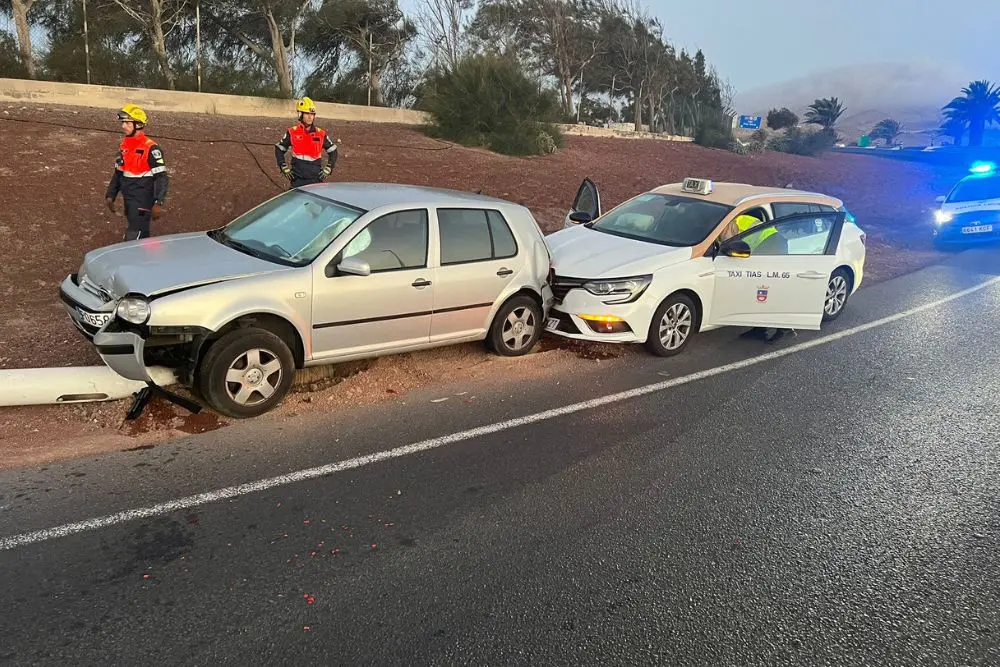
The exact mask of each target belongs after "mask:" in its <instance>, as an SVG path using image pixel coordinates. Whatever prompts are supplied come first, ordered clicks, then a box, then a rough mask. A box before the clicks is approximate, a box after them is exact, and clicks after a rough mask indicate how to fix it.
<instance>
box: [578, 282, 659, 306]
mask: <svg viewBox="0 0 1000 667" xmlns="http://www.w3.org/2000/svg"><path fill="white" fill-rule="evenodd" d="M652 281H653V276H636V277H634V278H621V279H615V280H592V281H590V282H587V283H584V284H583V289H585V290H587V291H588V292H590V293H591V294H593V295H594V296H603V297H612V298H611V299H609V300H605V301H604V303H607V304H615V303H630V302H632V301H635V300H636V299H638V298H639V297H640V296H641V295H642V293H643V292H645V291H646V288H647V287H649V283H651V282H652Z"/></svg>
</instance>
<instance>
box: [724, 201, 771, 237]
mask: <svg viewBox="0 0 1000 667" xmlns="http://www.w3.org/2000/svg"><path fill="white" fill-rule="evenodd" d="M743 216H749V217H751V218H756V219H757V221H758V222H756V223H754V225H752V226H750V227H743V228H742V229H741V228H740V225H739V224H737V220H739V219H740V218H741V217H743ZM765 222H767V213H765V212H764V209H762V208H761V207H759V206H757V207H755V208H748V209H746V210H745V211H740V212H739V213H738V214H736V215H735V216H734V217H733V219H732V220H730V221H729V224H728V225H726V226H725V228H724V229H723V230H722V233H721V234H719V241H725V240H727V239H730V238H732V237H734V236H736V235H737V234H740V233H741V232H745V231H747V230H748V229H753V227H754V226H756V225H759V224H763V223H765Z"/></svg>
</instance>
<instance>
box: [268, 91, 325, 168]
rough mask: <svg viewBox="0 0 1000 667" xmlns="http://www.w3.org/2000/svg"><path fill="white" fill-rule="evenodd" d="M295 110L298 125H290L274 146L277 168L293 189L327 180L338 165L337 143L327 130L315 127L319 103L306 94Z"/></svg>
mask: <svg viewBox="0 0 1000 667" xmlns="http://www.w3.org/2000/svg"><path fill="white" fill-rule="evenodd" d="M295 110H296V111H298V112H299V122H298V124H297V125H295V126H294V127H290V128H288V130H287V131H286V132H285V135H284V136H283V137H281V141H279V142H278V143H276V144H275V145H274V158H275V160H276V161H277V163H278V169H280V170H281V175H282V176H284V177H285V178H287V179H288V180H289V181H291V183H292V187H293V188H297V187H299V186H300V185H309V184H311V183H320V182H322V181H324V180H326V177H327V176H329V175H330V172H332V171H333V168H334V166H335V165H336V164H337V143H336V142H335V141H333V140H332V139H331V138H330V135H329V134H327V132H326V130H324V129H323V128H321V127H316V104H315V103H313V101H312V100H311V99H309V98H308V97H303V98H302V99H301V100H299V101H298V102H296V104H295ZM289 150H290V151H291V152H292V159H291V165H286V164H285V154H286V153H287V152H288V151H289ZM323 153H326V166H324V165H323Z"/></svg>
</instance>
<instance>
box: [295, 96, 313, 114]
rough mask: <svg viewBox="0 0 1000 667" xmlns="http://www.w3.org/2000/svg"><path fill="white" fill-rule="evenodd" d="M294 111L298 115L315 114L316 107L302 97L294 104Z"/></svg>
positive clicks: (306, 98) (309, 100)
mask: <svg viewBox="0 0 1000 667" xmlns="http://www.w3.org/2000/svg"><path fill="white" fill-rule="evenodd" d="M295 110H296V111H298V112H299V113H316V105H315V104H314V103H313V101H312V100H311V99H309V98H308V97H303V98H302V99H301V100H299V101H298V102H297V103H296V104H295Z"/></svg>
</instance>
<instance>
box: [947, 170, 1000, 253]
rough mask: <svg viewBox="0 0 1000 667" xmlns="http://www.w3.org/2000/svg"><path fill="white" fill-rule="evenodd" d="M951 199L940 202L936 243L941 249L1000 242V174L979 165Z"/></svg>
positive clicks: (950, 193)
mask: <svg viewBox="0 0 1000 667" xmlns="http://www.w3.org/2000/svg"><path fill="white" fill-rule="evenodd" d="M969 171H970V172H971V173H970V174H969V175H968V176H966V177H965V178H963V179H962V180H960V181H959V182H958V183H956V184H955V186H954V187H953V188H952V189H951V192H949V193H948V194H947V195H943V196H940V197H938V198H937V203H938V208H937V210H935V211H934V231H933V237H934V243H935V244H936V245H938V246H945V245H957V244H969V243H978V242H983V241H997V240H1000V174H998V173H997V167H996V165H995V164H994V163H992V162H977V163H975V164H973V165H972V167H971V168H970V169H969Z"/></svg>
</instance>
